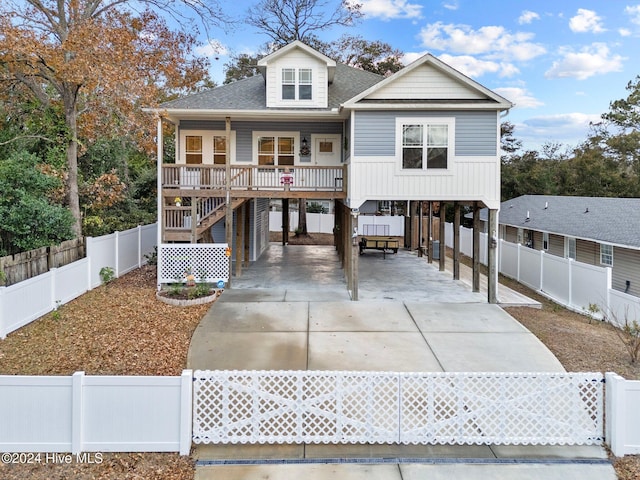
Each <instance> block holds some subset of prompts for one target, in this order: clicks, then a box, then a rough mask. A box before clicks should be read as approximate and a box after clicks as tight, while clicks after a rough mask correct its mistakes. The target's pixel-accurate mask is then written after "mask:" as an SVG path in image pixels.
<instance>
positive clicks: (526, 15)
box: [518, 10, 540, 25]
mask: <svg viewBox="0 0 640 480" xmlns="http://www.w3.org/2000/svg"><path fill="white" fill-rule="evenodd" d="M534 20H540V15H538V14H537V13H536V12H532V11H530V10H523V12H522V14H521V15H520V17H519V18H518V23H519V24H520V25H523V24H525V23H531V22H532V21H534Z"/></svg>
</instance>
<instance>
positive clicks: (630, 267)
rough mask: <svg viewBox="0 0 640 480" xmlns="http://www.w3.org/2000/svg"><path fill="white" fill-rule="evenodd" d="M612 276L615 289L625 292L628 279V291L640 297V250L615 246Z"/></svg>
mask: <svg viewBox="0 0 640 480" xmlns="http://www.w3.org/2000/svg"><path fill="white" fill-rule="evenodd" d="M611 276H612V284H613V289H614V290H619V291H621V292H624V291H625V289H626V282H627V280H628V281H629V282H630V283H629V290H628V291H627V293H628V294H630V295H635V296H636V297H640V250H630V249H628V248H620V247H613V269H612V272H611Z"/></svg>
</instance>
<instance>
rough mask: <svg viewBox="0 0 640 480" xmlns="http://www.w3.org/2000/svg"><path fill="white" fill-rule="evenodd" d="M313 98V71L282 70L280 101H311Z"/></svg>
mask: <svg viewBox="0 0 640 480" xmlns="http://www.w3.org/2000/svg"><path fill="white" fill-rule="evenodd" d="M312 98H313V70H312V69H310V68H299V69H295V68H283V69H282V99H283V100H311V99H312Z"/></svg>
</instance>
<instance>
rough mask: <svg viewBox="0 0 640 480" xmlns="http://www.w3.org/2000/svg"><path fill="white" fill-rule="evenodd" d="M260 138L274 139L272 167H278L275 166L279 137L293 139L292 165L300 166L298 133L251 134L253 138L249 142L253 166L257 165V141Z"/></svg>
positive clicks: (255, 132) (256, 132)
mask: <svg viewBox="0 0 640 480" xmlns="http://www.w3.org/2000/svg"><path fill="white" fill-rule="evenodd" d="M261 137H273V138H274V153H273V155H274V166H275V167H277V166H279V165H278V164H277V158H278V138H279V137H287V138H293V165H299V164H300V132H259V131H254V132H253V138H252V141H251V145H252V150H253V160H252V164H253V165H259V164H260V162H259V161H258V156H259V155H258V153H259V152H258V139H259V138H261ZM287 166H291V165H283V167H287Z"/></svg>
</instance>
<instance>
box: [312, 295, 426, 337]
mask: <svg viewBox="0 0 640 480" xmlns="http://www.w3.org/2000/svg"><path fill="white" fill-rule="evenodd" d="M309 331H312V332H322V331H325V332H326V331H329V332H344V331H348V332H367V331H369V332H418V329H417V327H416V325H415V323H414V322H413V320H412V319H411V316H410V315H409V312H407V309H406V308H405V306H404V305H403V304H402V303H399V302H325V303H316V302H315V301H314V302H312V303H310V305H309Z"/></svg>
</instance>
